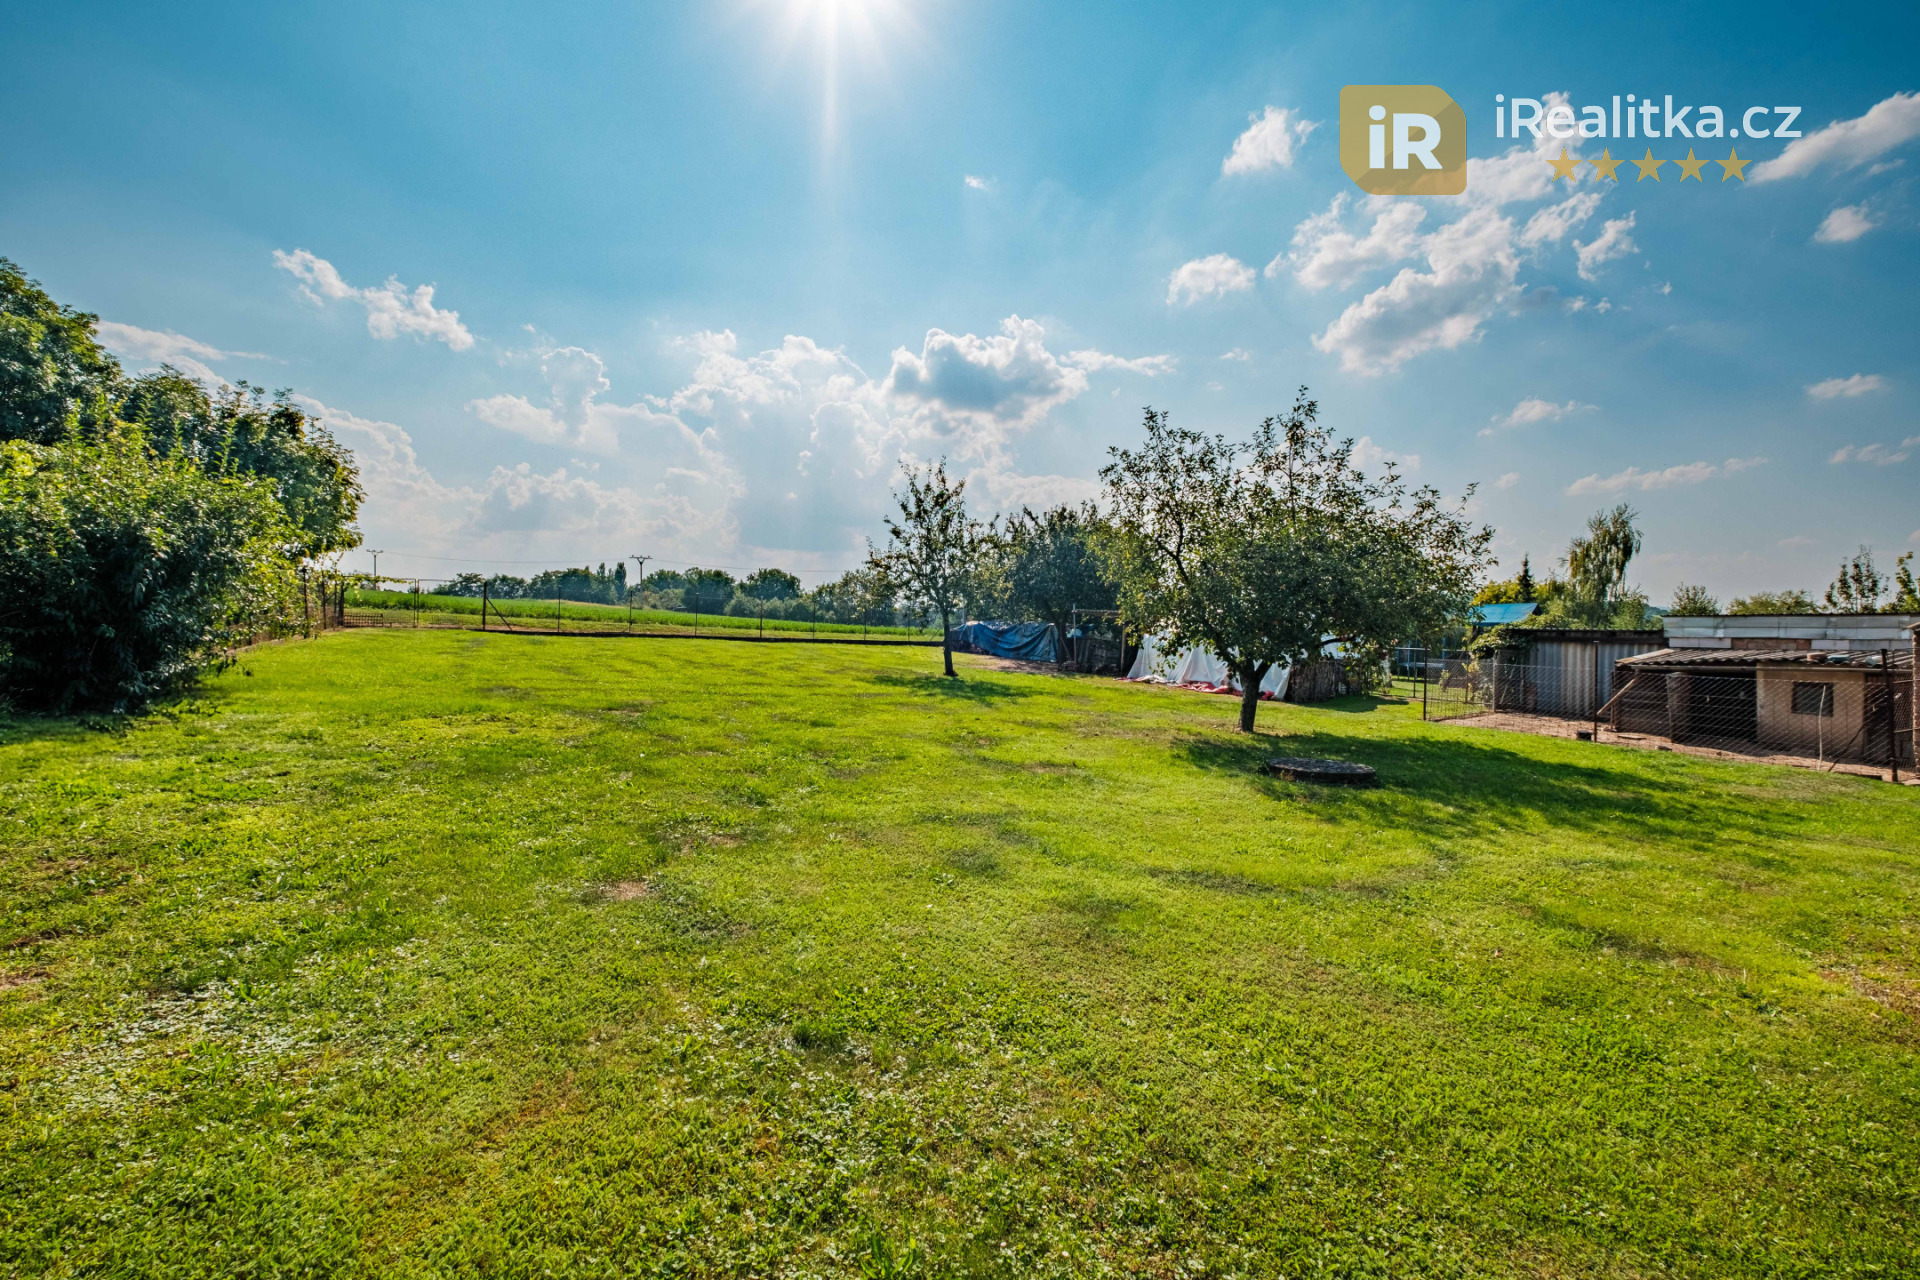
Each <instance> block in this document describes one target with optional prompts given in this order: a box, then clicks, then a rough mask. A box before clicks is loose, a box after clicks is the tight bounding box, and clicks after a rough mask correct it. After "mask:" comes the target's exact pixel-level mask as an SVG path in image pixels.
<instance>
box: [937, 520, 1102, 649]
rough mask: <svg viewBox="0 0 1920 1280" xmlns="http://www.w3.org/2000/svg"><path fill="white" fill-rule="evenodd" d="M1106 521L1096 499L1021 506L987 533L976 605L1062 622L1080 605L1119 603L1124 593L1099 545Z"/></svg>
mask: <svg viewBox="0 0 1920 1280" xmlns="http://www.w3.org/2000/svg"><path fill="white" fill-rule="evenodd" d="M1102 527H1103V522H1102V520H1101V518H1100V513H1099V511H1098V510H1097V509H1096V508H1095V507H1094V505H1093V504H1092V503H1087V504H1085V505H1083V506H1080V507H1077V508H1076V507H1069V506H1064V505H1063V506H1058V507H1054V508H1053V509H1052V510H1050V511H1044V512H1037V513H1036V512H1035V511H1033V510H1032V509H1031V508H1028V507H1022V508H1021V509H1020V510H1019V511H1018V512H1016V513H1015V514H1014V515H1012V516H1011V517H1009V518H1008V520H1007V522H1006V524H1005V525H1004V526H1001V527H999V528H996V529H994V530H993V531H992V532H991V533H990V534H989V536H988V539H987V545H986V547H985V548H984V550H983V554H982V565H981V573H980V577H981V578H982V579H983V580H984V581H982V582H981V583H979V584H977V593H976V598H975V599H974V601H973V607H974V608H976V609H980V610H985V611H989V612H991V613H994V614H996V615H998V616H1004V617H1007V618H1012V619H1018V620H1021V621H1040V622H1051V623H1053V624H1054V625H1055V626H1057V627H1062V628H1064V627H1065V626H1066V624H1067V623H1068V621H1069V620H1070V619H1071V618H1072V616H1073V610H1074V609H1075V608H1080V609H1112V608H1115V607H1116V606H1117V604H1118V601H1119V596H1118V594H1117V593H1116V592H1115V590H1114V584H1113V582H1112V580H1111V579H1109V578H1108V577H1107V574H1106V570H1105V568H1104V567H1103V566H1102V564H1101V561H1100V555H1099V552H1098V550H1097V549H1096V548H1095V545H1094V544H1095V541H1096V540H1097V538H1098V536H1099V533H1100V531H1101V529H1102Z"/></svg>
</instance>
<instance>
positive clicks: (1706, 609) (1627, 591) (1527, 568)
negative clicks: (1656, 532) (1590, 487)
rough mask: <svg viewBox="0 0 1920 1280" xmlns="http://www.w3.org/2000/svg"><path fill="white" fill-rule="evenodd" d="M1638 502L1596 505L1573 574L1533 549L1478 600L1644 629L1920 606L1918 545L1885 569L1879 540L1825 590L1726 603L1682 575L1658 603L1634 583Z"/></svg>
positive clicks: (1535, 617)
mask: <svg viewBox="0 0 1920 1280" xmlns="http://www.w3.org/2000/svg"><path fill="white" fill-rule="evenodd" d="M1635 519H1636V515H1635V513H1634V511H1633V509H1632V508H1631V507H1629V506H1627V505H1626V504H1625V503H1622V504H1621V505H1619V506H1617V507H1615V508H1614V509H1613V510H1611V511H1601V512H1597V513H1595V514H1594V515H1593V516H1592V517H1591V518H1589V519H1588V521H1587V531H1586V532H1585V533H1584V534H1582V535H1581V536H1579V537H1576V538H1575V539H1574V540H1573V541H1572V543H1571V544H1569V546H1568V548H1567V553H1566V555H1565V556H1564V557H1563V558H1562V559H1561V561H1560V566H1561V567H1562V568H1564V569H1565V570H1566V576H1565V577H1564V578H1563V577H1560V576H1558V575H1557V574H1549V575H1548V577H1547V579H1546V580H1545V581H1543V582H1536V581H1535V579H1534V576H1533V570H1532V567H1531V565H1530V563H1529V558H1528V557H1527V556H1524V555H1523V556H1521V557H1520V572H1519V573H1518V574H1516V575H1515V576H1513V577H1511V578H1507V579H1503V580H1501V581H1497V582H1489V583H1487V584H1486V585H1484V586H1482V587H1481V588H1480V591H1479V593H1478V594H1477V595H1476V596H1475V597H1474V603H1475V604H1506V603H1519V604H1524V603H1534V604H1537V605H1539V608H1538V609H1536V610H1535V611H1534V612H1533V614H1532V615H1530V616H1529V617H1528V618H1527V619H1526V621H1524V622H1522V623H1520V624H1518V625H1520V626H1522V627H1589V628H1615V629H1637V628H1640V627H1647V626H1653V625H1656V624H1657V621H1658V618H1659V615H1660V614H1662V613H1664V614H1665V615H1666V616H1668V617H1676V618H1685V617H1711V616H1717V615H1720V614H1723V613H1725V614H1737V615H1747V616H1752V615H1757V614H1812V613H1832V614H1850V613H1851V614H1859V613H1920V590H1916V587H1915V583H1914V576H1913V567H1912V562H1913V553H1912V552H1911V551H1909V552H1907V553H1905V554H1904V555H1901V556H1900V557H1898V559H1897V560H1896V561H1895V563H1894V571H1893V574H1892V575H1891V576H1890V577H1889V576H1884V575H1883V574H1882V573H1881V572H1880V570H1879V569H1878V568H1877V567H1876V566H1875V564H1874V561H1873V548H1871V547H1867V546H1862V547H1861V548H1860V550H1859V551H1858V552H1857V553H1855V554H1854V555H1853V556H1852V557H1850V558H1849V559H1847V560H1844V561H1842V562H1841V564H1840V571H1839V573H1838V574H1837V575H1835V577H1834V580H1833V582H1832V584H1831V585H1829V586H1828V587H1827V590H1826V593H1825V595H1824V596H1823V597H1822V598H1821V599H1820V600H1817V601H1816V600H1815V599H1814V597H1813V595H1812V594H1811V593H1810V592H1808V591H1806V590H1803V589H1800V588H1790V589H1788V590H1785V591H1756V592H1754V593H1753V594H1751V595H1746V596H1736V597H1735V598H1734V599H1733V600H1732V601H1730V602H1729V603H1728V605H1727V607H1726V608H1725V609H1724V610H1723V609H1722V608H1721V607H1720V601H1719V599H1718V598H1717V597H1715V596H1714V594H1713V593H1712V592H1711V591H1709V590H1707V588H1705V587H1703V586H1699V585H1696V584H1691V583H1684V582H1683V583H1681V584H1680V585H1679V586H1678V587H1676V588H1675V589H1674V593H1673V600H1672V603H1671V604H1669V605H1668V607H1667V608H1666V609H1664V610H1656V609H1654V608H1652V607H1651V606H1650V605H1649V604H1648V601H1647V597H1646V593H1644V592H1642V591H1640V590H1639V589H1638V588H1635V587H1631V586H1629V585H1627V565H1628V563H1629V562H1630V561H1631V560H1632V559H1633V557H1634V556H1635V555H1636V554H1638V552H1639V551H1640V547H1641V542H1642V539H1641V534H1640V530H1639V529H1638V527H1636V525H1635V523H1634V521H1635Z"/></svg>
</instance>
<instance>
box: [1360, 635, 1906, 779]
mask: <svg viewBox="0 0 1920 1280" xmlns="http://www.w3.org/2000/svg"><path fill="white" fill-rule="evenodd" d="M1670 654H1671V651H1669V654H1668V655H1647V656H1646V657H1642V658H1638V659H1634V660H1629V661H1625V662H1621V663H1618V664H1615V665H1614V666H1612V667H1610V668H1606V669H1603V670H1601V671H1600V672H1599V673H1597V675H1596V674H1595V673H1591V672H1587V671H1582V670H1580V669H1577V668H1569V667H1567V666H1564V665H1559V664H1542V663H1527V662H1518V661H1513V660H1511V659H1509V658H1508V657H1507V656H1505V655H1503V654H1501V653H1492V654H1478V655H1476V654H1466V653H1459V654H1435V655H1432V656H1429V655H1428V654H1427V653H1426V652H1425V651H1422V650H1405V649H1403V650H1399V651H1397V652H1396V653H1395V654H1394V659H1393V664H1392V675H1393V684H1394V692H1395V693H1396V694H1397V695H1398V696H1400V697H1404V698H1406V699H1408V700H1409V701H1410V702H1412V703H1415V704H1417V705H1418V706H1419V707H1420V710H1421V716H1422V718H1423V719H1427V720H1455V721H1469V720H1470V721H1472V722H1474V723H1477V724H1482V725H1486V726H1488V727H1500V728H1514V729H1522V730H1527V731H1531V732H1537V733H1552V734H1558V735H1560V736H1567V737H1581V738H1592V739H1594V740H1597V741H1616V742H1624V743H1629V744H1634V745H1643V746H1669V747H1673V746H1678V747H1686V748H1690V749H1699V750H1707V751H1715V752H1721V753H1725V754H1729V755H1738V756H1748V757H1756V758H1777V759H1781V760H1785V761H1789V762H1798V761H1812V762H1814V763H1816V764H1827V765H1851V766H1865V767H1867V768H1871V769H1873V770H1875V771H1880V770H1885V771H1888V772H1889V773H1892V774H1894V775H1895V776H1898V774H1899V772H1900V771H1901V770H1907V771H1911V770H1912V769H1913V768H1914V732H1913V728H1914V719H1913V714H1914V713H1913V699H1914V669H1913V666H1912V663H1911V658H1910V657H1907V656H1905V655H1902V654H1900V653H1897V652H1896V653H1892V654H1889V653H1886V652H1885V651H1881V652H1878V653H1872V652H1869V653H1851V654H1812V653H1808V654H1797V655H1791V656H1788V655H1777V656H1775V658H1774V659H1773V660H1771V661H1768V660H1763V659H1756V660H1754V661H1752V662H1751V663H1743V662H1741V661H1740V659H1739V656H1738V655H1722V656H1719V657H1717V658H1708V659H1696V660H1689V659H1687V658H1674V657H1672V656H1670ZM1690 663H1691V665H1690ZM1703 665H1710V666H1712V667H1715V668H1719V669H1707V670H1703V669H1700V668H1701V666H1703Z"/></svg>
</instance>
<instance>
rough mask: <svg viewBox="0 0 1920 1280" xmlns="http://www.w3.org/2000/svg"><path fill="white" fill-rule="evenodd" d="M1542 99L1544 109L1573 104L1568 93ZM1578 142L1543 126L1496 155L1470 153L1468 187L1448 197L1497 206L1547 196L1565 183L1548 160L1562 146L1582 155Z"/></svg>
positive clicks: (1457, 200) (1571, 154)
mask: <svg viewBox="0 0 1920 1280" xmlns="http://www.w3.org/2000/svg"><path fill="white" fill-rule="evenodd" d="M1541 101H1542V108H1541V109H1542V112H1543V113H1544V112H1547V111H1551V110H1553V108H1555V107H1564V106H1570V105H1572V103H1571V99H1570V98H1569V97H1568V95H1567V94H1565V93H1549V94H1548V95H1546V97H1545V98H1543V99H1542V100H1541ZM1578 142H1579V140H1578V139H1577V138H1576V139H1570V138H1555V137H1552V136H1551V135H1549V134H1548V133H1547V131H1546V130H1545V129H1542V130H1541V131H1540V137H1538V138H1532V137H1531V136H1529V138H1528V139H1527V140H1526V141H1524V142H1522V143H1517V144H1515V145H1514V146H1511V147H1508V148H1507V149H1506V150H1505V151H1503V152H1501V153H1500V154H1499V155H1497V156H1487V157H1484V158H1481V157H1469V158H1468V160H1467V189H1466V191H1465V192H1463V193H1462V194H1460V195H1458V196H1449V197H1446V198H1447V199H1449V200H1451V201H1454V202H1456V203H1459V204H1468V205H1494V206H1498V205H1505V204H1514V203H1519V202H1525V201H1530V200H1544V199H1546V198H1547V197H1548V196H1550V195H1552V194H1553V193H1554V191H1555V190H1556V189H1558V188H1559V187H1560V186H1562V185H1564V184H1562V183H1556V182H1555V181H1554V180H1553V170H1552V169H1551V168H1550V167H1549V166H1548V165H1547V164H1546V161H1547V160H1549V159H1551V158H1554V157H1557V156H1558V155H1559V154H1560V149H1561V148H1562V147H1565V148H1566V149H1567V154H1568V155H1570V156H1572V157H1573V158H1574V159H1576V160H1578V159H1580V158H1581V153H1580V148H1579V146H1578V145H1577V144H1578Z"/></svg>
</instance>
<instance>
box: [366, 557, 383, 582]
mask: <svg viewBox="0 0 1920 1280" xmlns="http://www.w3.org/2000/svg"><path fill="white" fill-rule="evenodd" d="M367 554H368V555H371V556H372V557H373V585H374V589H375V590H378V589H379V587H380V556H381V553H380V552H378V551H375V550H374V549H373V548H372V547H368V548H367Z"/></svg>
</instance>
